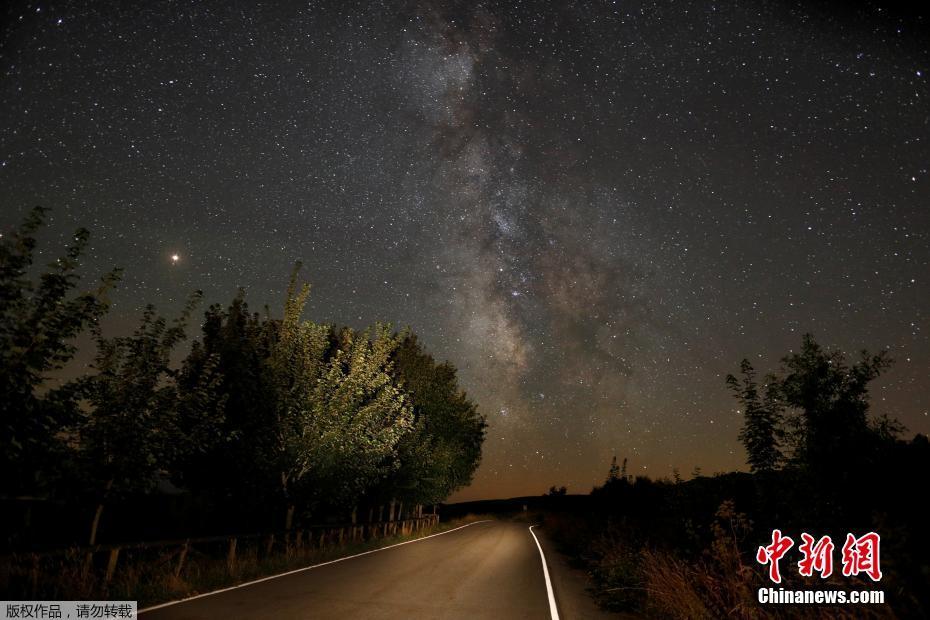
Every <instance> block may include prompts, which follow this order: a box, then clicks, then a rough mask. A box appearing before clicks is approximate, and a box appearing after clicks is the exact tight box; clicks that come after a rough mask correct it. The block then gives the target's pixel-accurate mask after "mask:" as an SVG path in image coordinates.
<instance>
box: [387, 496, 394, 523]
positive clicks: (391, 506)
mask: <svg viewBox="0 0 930 620" xmlns="http://www.w3.org/2000/svg"><path fill="white" fill-rule="evenodd" d="M394 501H395V500H393V499H392V500H391V503H390V504H389V505H388V521H393V520H394Z"/></svg>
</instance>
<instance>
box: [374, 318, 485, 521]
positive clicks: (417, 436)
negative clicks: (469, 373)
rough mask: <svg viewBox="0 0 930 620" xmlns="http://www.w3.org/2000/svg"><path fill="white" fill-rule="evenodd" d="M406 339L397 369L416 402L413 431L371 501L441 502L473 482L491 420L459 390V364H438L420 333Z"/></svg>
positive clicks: (403, 442) (396, 364) (401, 346)
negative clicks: (457, 365)
mask: <svg viewBox="0 0 930 620" xmlns="http://www.w3.org/2000/svg"><path fill="white" fill-rule="evenodd" d="M402 338H403V340H402V342H401V343H400V346H399V347H398V348H397V351H396V353H395V355H394V363H395V368H394V370H395V374H396V375H397V380H398V381H399V383H400V384H401V385H402V386H403V390H404V391H405V392H406V393H407V394H408V396H409V398H410V402H411V404H412V406H413V423H412V429H411V431H410V432H409V433H408V434H406V435H405V436H404V437H403V438H402V439H401V440H400V442H399V444H398V446H397V450H396V455H392V458H394V459H395V460H396V463H397V466H396V469H394V471H393V472H392V473H391V475H390V476H389V477H388V478H387V479H386V480H385V481H384V482H383V483H382V484H381V485H379V487H378V488H377V489H376V490H375V491H374V492H373V493H372V497H371V499H373V500H375V501H385V500H388V499H395V498H397V499H400V500H402V501H404V502H407V503H408V504H434V503H439V502H441V501H443V500H445V499H446V498H447V497H449V495H451V494H452V493H453V492H455V491H456V490H458V489H460V488H462V487H464V486H466V485H468V484H469V483H470V482H471V479H472V475H473V474H474V472H475V470H476V469H477V467H478V464H479V462H480V460H481V445H482V443H483V442H484V434H485V429H486V427H487V423H486V421H485V419H484V417H483V416H481V415H480V414H479V413H478V411H477V408H476V407H475V404H474V403H473V402H472V401H470V400H469V399H468V397H467V396H466V395H465V393H464V392H462V391H461V389H460V388H459V385H458V380H457V378H456V371H455V368H454V367H453V366H452V365H451V364H449V363H437V362H436V361H435V360H434V359H433V357H432V356H431V355H429V354H428V353H426V352H425V351H424V350H423V348H422V347H421V346H420V344H419V341H418V340H417V337H416V335H414V334H412V333H406V334H404V335H403V336H402Z"/></svg>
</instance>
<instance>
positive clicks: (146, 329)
mask: <svg viewBox="0 0 930 620" xmlns="http://www.w3.org/2000/svg"><path fill="white" fill-rule="evenodd" d="M45 214H46V212H45V211H44V210H42V209H35V210H34V211H33V212H32V213H31V214H30V215H29V217H28V218H27V219H26V220H25V222H24V223H23V225H22V226H21V227H20V229H19V230H17V231H15V232H14V233H13V234H12V235H11V236H10V237H8V238H5V239H3V241H2V243H0V414H2V417H0V424H2V426H0V431H2V433H0V450H2V456H0V458H2V459H3V461H2V463H3V466H4V474H5V475H4V476H3V480H4V485H3V488H0V492H2V493H4V494H22V493H27V492H28V493H49V492H50V491H54V489H55V488H56V487H55V485H57V488H58V489H59V490H62V489H66V491H67V492H66V493H65V494H66V495H70V496H72V497H73V496H74V495H75V494H76V493H77V494H80V492H81V491H84V492H85V493H84V495H82V499H87V493H89V494H91V495H93V496H94V497H95V498H96V499H97V502H96V503H97V510H96V514H95V516H94V519H93V522H92V525H91V536H90V539H91V540H92V541H93V540H95V537H96V532H97V528H98V525H99V523H100V520H101V514H102V512H103V508H104V504H105V503H113V502H114V501H121V500H122V499H124V498H127V497H128V496H131V495H137V494H144V493H149V492H151V491H153V490H154V489H155V488H156V487H157V486H158V484H159V483H160V482H162V481H164V480H166V479H170V480H171V481H172V482H174V483H175V484H176V485H178V486H179V487H181V488H182V489H185V490H188V491H190V492H191V493H193V494H194V495H195V496H196V497H198V498H210V501H211V502H213V503H214V505H218V506H221V507H223V508H231V507H235V508H237V509H239V508H244V509H250V510H252V514H258V513H259V512H264V513H267V512H268V510H267V508H268V506H269V505H272V506H277V507H286V508H287V514H288V518H287V520H286V525H287V526H290V525H291V523H292V516H293V515H294V512H295V510H296V509H299V511H300V513H301V514H303V515H305V516H307V515H314V516H320V515H321V510H322V511H324V513H323V515H324V516H325V514H326V512H325V511H328V514H337V513H341V515H340V516H343V515H346V514H348V513H349V512H350V511H352V509H354V507H355V506H356V505H357V503H358V502H359V501H361V500H362V499H365V498H368V499H370V500H371V499H376V498H377V499H378V500H379V501H380V500H381V499H383V498H387V497H391V498H395V497H396V498H398V499H400V500H401V501H404V502H407V505H408V506H411V505H413V504H414V503H417V502H419V503H427V502H439V501H442V500H443V499H445V498H446V497H447V496H448V495H449V494H450V493H452V492H453V491H454V490H456V489H458V488H460V487H462V486H463V485H465V484H467V483H468V482H469V481H470V480H471V476H472V474H473V472H474V471H475V468H476V467H477V465H478V462H479V460H480V456H481V444H482V442H483V440H484V430H485V421H484V418H483V417H482V416H480V415H479V414H478V412H477V410H476V408H475V405H474V404H473V403H472V402H471V401H469V400H468V399H467V398H466V396H465V395H464V394H463V393H462V392H461V391H460V389H459V387H458V384H457V381H456V377H455V369H454V368H453V367H452V366H451V365H449V364H437V363H436V362H434V361H433V359H432V357H430V356H429V355H428V354H426V353H425V352H423V351H422V349H421V348H420V347H419V345H418V344H417V341H416V338H415V336H413V335H412V334H410V333H408V332H404V333H402V334H396V333H394V332H393V331H392V329H391V327H390V325H384V324H376V325H374V326H372V327H370V328H368V329H366V330H362V331H355V330H353V329H350V328H343V329H340V330H336V329H335V328H334V327H333V326H331V325H321V324H317V323H314V322H312V321H308V320H304V319H303V318H302V314H303V310H304V307H305V305H306V302H307V298H308V296H309V292H310V289H309V286H307V285H300V284H299V283H298V279H297V275H298V270H299V265H298V266H297V267H296V268H295V270H294V272H293V274H292V277H291V281H290V285H289V287H288V292H287V297H286V299H285V304H284V312H283V316H282V317H281V318H280V319H274V318H271V317H270V316H267V313H266V315H265V316H259V315H258V314H254V313H250V311H249V308H248V305H247V304H246V301H245V296H244V294H243V293H242V292H241V291H240V292H239V294H238V295H237V296H236V297H235V298H234V299H233V301H232V303H231V304H230V305H229V306H228V307H226V308H223V307H221V306H219V305H212V306H210V307H209V308H208V309H207V311H206V313H205V315H204V321H203V324H202V337H201V338H200V339H199V340H197V341H195V342H194V343H193V345H192V346H191V349H190V352H189V354H188V355H187V356H186V358H185V359H184V361H183V363H182V364H181V366H180V368H175V367H173V366H172V363H171V362H172V354H173V353H174V352H175V351H176V349H177V348H178V346H179V345H180V344H181V342H182V341H183V340H184V339H185V336H186V328H187V325H188V323H189V321H190V318H191V313H192V312H193V310H194V307H195V305H196V303H197V302H198V301H199V299H200V294H199V293H197V294H195V295H194V296H192V298H191V300H190V302H189V303H188V304H187V305H186V307H185V308H184V310H183V312H182V313H181V315H180V316H179V318H178V319H176V320H175V321H173V322H169V321H167V320H165V319H164V318H162V317H161V316H159V315H158V314H156V312H155V309H154V308H153V307H152V306H148V307H147V308H146V310H145V311H144V313H143V314H142V317H141V320H140V323H139V325H138V327H137V328H136V329H135V331H134V332H133V333H132V334H131V335H128V336H119V337H105V336H104V335H103V333H102V331H101V329H100V327H99V325H97V321H98V319H99V317H100V316H101V315H102V314H103V313H104V312H105V311H106V309H107V302H106V296H105V294H106V292H107V291H108V290H109V288H111V287H112V285H113V284H114V282H115V281H116V279H117V276H118V272H115V271H114V272H112V273H110V274H108V275H107V276H106V277H104V278H103V282H102V285H101V286H100V288H99V289H98V290H97V291H95V292H90V293H83V294H77V293H74V289H75V288H76V287H77V284H78V282H79V277H78V275H77V268H78V262H79V258H80V256H81V253H82V252H83V250H84V247H85V245H86V242H87V236H88V235H87V231H84V230H80V231H78V232H77V233H76V235H75V240H74V243H73V245H72V246H71V247H70V248H68V250H67V252H66V253H65V255H64V256H63V257H62V258H60V259H58V260H57V261H56V262H55V263H53V264H51V265H50V266H49V267H48V268H47V270H46V271H44V272H41V273H39V274H38V275H35V274H33V271H34V270H33V268H32V263H33V257H34V251H35V247H36V239H35V234H36V232H37V231H38V230H39V229H40V227H41V225H42V223H43V221H44V217H45ZM88 328H89V329H90V331H91V332H92V334H93V336H94V338H95V341H96V345H97V352H96V357H95V358H94V361H93V364H92V366H91V370H90V372H89V373H88V374H86V375H85V376H82V377H80V378H78V379H76V380H74V381H71V382H68V383H67V384H65V385H64V386H61V387H54V386H52V385H51V384H50V383H49V376H48V375H49V374H53V373H54V372H55V371H58V370H60V369H61V368H62V367H63V366H64V364H65V363H67V362H68V361H69V360H70V359H71V358H72V357H73V355H74V354H75V347H74V345H73V344H72V339H73V338H74V337H75V336H78V335H79V334H81V333H82V331H84V330H87V329H88ZM253 522H254V521H253Z"/></svg>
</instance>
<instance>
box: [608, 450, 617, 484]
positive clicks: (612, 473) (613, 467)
mask: <svg viewBox="0 0 930 620" xmlns="http://www.w3.org/2000/svg"><path fill="white" fill-rule="evenodd" d="M619 477H620V466H619V465H617V457H616V455H615V456H614V458H613V459H612V460H611V461H610V469H609V470H607V482H608V483H609V482H613V481H614V480H617V479H618V478H619Z"/></svg>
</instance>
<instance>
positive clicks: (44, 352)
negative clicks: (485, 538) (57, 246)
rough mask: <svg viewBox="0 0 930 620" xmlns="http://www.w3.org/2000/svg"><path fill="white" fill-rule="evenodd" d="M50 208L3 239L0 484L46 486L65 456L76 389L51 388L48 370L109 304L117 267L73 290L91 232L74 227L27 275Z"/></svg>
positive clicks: (12, 488)
mask: <svg viewBox="0 0 930 620" xmlns="http://www.w3.org/2000/svg"><path fill="white" fill-rule="evenodd" d="M47 214H48V210H47V209H43V208H41V207H36V208H34V209H33V210H32V211H31V212H30V213H29V215H28V216H27V217H26V218H25V220H24V221H23V223H22V225H21V226H20V227H19V229H18V230H16V231H14V232H13V233H12V234H11V235H9V236H8V237H4V238H3V239H2V241H0V467H2V469H3V472H4V475H3V476H2V479H3V483H2V491H4V492H6V493H10V494H23V493H38V492H46V491H48V484H49V479H50V478H51V477H52V476H54V471H53V470H54V468H55V467H57V466H60V465H61V464H62V463H63V462H64V461H65V458H64V455H65V453H66V445H65V437H64V431H65V430H66V428H67V427H68V426H69V425H70V424H72V423H73V422H74V421H75V419H76V415H77V408H76V407H75V405H74V398H73V394H72V393H71V391H70V389H68V388H65V387H59V388H49V386H48V385H47V379H48V377H49V374H50V373H53V372H55V371H57V370H60V369H62V368H63V367H64V366H65V364H67V362H68V361H69V360H71V359H72V357H73V356H74V353H75V347H74V345H73V344H72V340H73V339H74V338H75V337H76V336H78V335H79V334H81V333H82V332H83V331H84V330H85V329H87V328H88V327H89V326H91V325H94V324H95V323H96V321H97V320H98V319H99V318H100V317H101V316H102V315H103V314H104V313H105V312H106V310H107V305H108V302H107V293H108V292H109V290H110V289H111V288H112V287H113V286H114V284H115V283H116V282H117V280H118V279H119V271H118V270H114V271H111V272H109V273H107V274H106V275H105V276H104V277H103V278H102V280H101V284H100V286H99V287H98V288H97V289H96V290H95V291H92V292H84V293H75V289H76V288H77V286H78V283H79V281H80V276H79V275H78V267H79V266H80V258H81V256H82V254H83V252H84V249H85V247H86V245H87V240H88V237H89V233H88V232H87V230H85V229H83V228H82V229H79V230H78V231H77V232H75V234H74V238H73V242H72V244H71V245H70V246H69V247H68V248H67V250H66V251H65V254H64V256H62V257H60V258H58V259H57V260H56V261H55V262H53V263H51V264H49V265H48V266H47V267H46V269H45V270H44V271H43V272H41V273H40V274H39V275H38V276H37V278H33V277H32V276H30V274H29V272H30V270H31V267H32V264H33V261H34V254H35V248H36V239H35V235H36V233H37V232H38V231H39V229H40V228H41V227H42V225H43V224H44V222H45V218H46V216H47Z"/></svg>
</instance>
